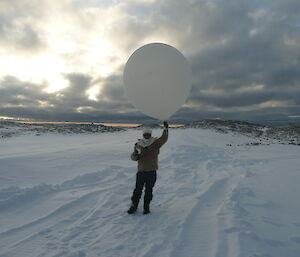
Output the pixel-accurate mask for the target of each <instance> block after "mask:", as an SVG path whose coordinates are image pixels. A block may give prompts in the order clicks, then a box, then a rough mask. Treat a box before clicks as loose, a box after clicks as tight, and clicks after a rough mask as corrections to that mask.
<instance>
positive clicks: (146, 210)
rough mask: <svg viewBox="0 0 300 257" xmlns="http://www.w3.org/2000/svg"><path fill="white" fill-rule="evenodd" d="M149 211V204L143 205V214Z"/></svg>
mask: <svg viewBox="0 0 300 257" xmlns="http://www.w3.org/2000/svg"><path fill="white" fill-rule="evenodd" d="M149 213H150V208H149V205H144V211H143V214H149Z"/></svg>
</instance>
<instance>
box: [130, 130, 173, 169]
mask: <svg viewBox="0 0 300 257" xmlns="http://www.w3.org/2000/svg"><path fill="white" fill-rule="evenodd" d="M167 140H168V130H167V129H164V132H163V134H162V136H161V137H160V138H158V139H156V140H155V142H154V143H153V144H152V145H150V146H148V147H145V148H142V149H141V153H140V154H139V153H138V152H137V151H134V152H133V153H132V154H131V159H132V160H133V161H138V171H152V170H157V169H158V155H159V149H160V148H161V147H162V146H163V144H165V143H166V142H167Z"/></svg>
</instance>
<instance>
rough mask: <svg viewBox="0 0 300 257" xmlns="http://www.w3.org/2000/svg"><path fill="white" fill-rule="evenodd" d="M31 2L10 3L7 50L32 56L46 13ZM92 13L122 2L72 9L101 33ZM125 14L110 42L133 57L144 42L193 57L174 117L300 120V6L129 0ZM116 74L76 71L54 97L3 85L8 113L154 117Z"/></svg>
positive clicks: (267, 1) (2, 30) (3, 18)
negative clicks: (183, 100) (95, 92)
mask: <svg viewBox="0 0 300 257" xmlns="http://www.w3.org/2000/svg"><path fill="white" fill-rule="evenodd" d="M29 2H30V1H29ZM29 2H28V1H25V0H24V1H21V0H18V1H14V4H12V5H8V4H6V8H7V10H10V11H7V12H4V11H2V12H1V11H0V35H1V37H0V38H1V39H0V44H6V45H8V44H12V45H14V46H16V47H19V48H21V47H23V48H24V49H30V48H31V47H32V48H38V47H40V46H42V45H43V40H42V37H41V34H40V30H39V28H38V26H35V23H33V22H32V20H34V19H36V21H38V20H39V19H41V15H40V13H42V14H43V13H44V12H45V6H43V5H41V4H37V2H35V4H36V5H33V4H30V3H29ZM85 6H86V7H89V8H94V9H95V8H106V7H109V8H113V6H114V5H112V4H111V2H110V3H109V4H108V3H107V4H104V5H103V3H102V4H101V3H100V2H99V4H97V2H96V1H87V2H84V1H76V2H74V3H73V5H70V6H69V9H68V12H69V13H68V14H69V15H70V14H72V10H73V11H74V17H77V16H78V17H79V18H78V19H77V20H76V22H80V21H81V20H82V22H84V26H87V27H90V29H91V30H92V29H93V28H95V27H96V25H97V24H98V23H99V22H100V23H101V21H100V20H98V21H97V19H96V18H97V17H98V16H97V15H98V13H97V12H94V14H91V15H92V16H88V19H87V17H86V16H85V15H82V13H81V15H79V14H78V12H79V10H80V8H84V7H85ZM79 7H80V8H79ZM118 8H119V9H118V11H120V12H121V11H123V12H124V15H120V17H116V19H115V22H114V23H111V24H109V26H107V27H106V28H105V33H106V34H105V35H107V36H108V38H109V39H111V40H114V41H115V42H117V45H118V46H119V47H120V49H121V50H122V51H125V52H126V53H128V54H129V53H131V52H132V51H133V50H134V49H136V48H137V47H138V46H140V44H141V43H142V42H146V41H147V40H148V39H152V38H158V39H159V38H161V39H162V40H163V41H164V42H169V43H170V44H172V45H174V46H176V47H177V48H178V49H179V50H181V51H182V52H183V53H184V54H185V55H186V56H187V58H188V61H189V63H190V66H191V69H192V72H193V88H192V92H191V94H190V97H189V99H188V102H187V105H186V107H184V108H182V109H180V110H179V112H177V113H176V115H174V119H181V120H182V119H198V118H214V117H219V118H228V119H249V120H251V119H252V120H253V119H256V120H263V119H265V120H266V119H275V118H276V117H277V118H278V119H284V118H285V119H286V118H287V117H288V116H297V115H299V114H300V110H299V106H300V100H299V99H300V2H299V1H298V0H286V1H281V0H274V1H271V0H262V1H240V0H228V1H225V0H214V1H205V0H202V1H179V0H166V1H157V2H155V3H142V2H139V1H128V2H126V3H124V2H122V3H121V2H120V5H119V6H118ZM21 10H22V11H21ZM24 10H29V12H26V11H24ZM75 11H76V12H75ZM12 13H14V14H12ZM76 14H78V15H76ZM90 17H92V18H91V19H89V18H90ZM106 18H107V17H106ZM92 24H94V25H92ZM95 24H96V25H95ZM69 58H72V56H71V57H69ZM121 68H122V67H121ZM116 74H117V75H116ZM116 74H115V75H114V76H110V77H108V78H95V77H93V76H92V75H91V74H81V73H68V74H65V78H66V79H67V80H68V81H69V87H67V88H65V89H63V90H61V91H59V92H57V93H53V94H48V93H45V90H44V89H45V86H46V85H36V84H35V83H30V82H22V81H20V80H18V79H17V78H14V77H6V78H4V79H2V82H1V86H0V100H1V102H0V106H1V109H0V111H1V113H0V115H6V116H13V115H19V116H21V115H22V113H23V115H25V116H26V117H35V118H37V117H38V118H40V119H41V117H47V118H45V119H56V120H58V119H59V120H66V119H69V120H71V119H74V120H80V119H81V120H87V119H91V120H93V119H95V118H99V119H101V117H102V118H103V119H108V120H111V119H119V118H120V119H121V118H122V119H134V120H138V119H143V118H145V116H143V115H141V114H140V113H139V112H138V111H137V110H136V109H135V108H134V107H133V106H132V105H131V104H130V103H129V102H128V99H127V97H126V95H125V93H124V90H123V82H122V77H121V75H119V74H121V72H120V70H118V71H116ZM95 85H96V86H97V85H98V86H100V87H101V94H100V95H99V100H98V101H92V100H90V99H89V98H88V95H87V90H88V89H90V88H91V87H92V86H95ZM9 112H10V113H11V115H8V113H9ZM64 117H65V118H64Z"/></svg>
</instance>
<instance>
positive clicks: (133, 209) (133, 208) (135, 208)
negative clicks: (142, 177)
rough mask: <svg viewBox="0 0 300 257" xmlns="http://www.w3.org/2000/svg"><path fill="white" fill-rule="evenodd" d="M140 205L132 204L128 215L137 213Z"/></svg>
mask: <svg viewBox="0 0 300 257" xmlns="http://www.w3.org/2000/svg"><path fill="white" fill-rule="evenodd" d="M137 207H138V205H137V204H136V203H132V204H131V206H130V208H129V209H128V211H127V213H128V214H133V213H135V212H136V210H137Z"/></svg>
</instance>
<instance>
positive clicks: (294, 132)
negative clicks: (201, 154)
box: [184, 119, 300, 145]
mask: <svg viewBox="0 0 300 257" xmlns="http://www.w3.org/2000/svg"><path fill="white" fill-rule="evenodd" d="M184 128H202V129H211V130H214V131H216V132H220V133H236V134H241V135H245V136H248V137H252V138H256V139H257V140H258V141H256V142H252V144H254V145H258V144H266V143H275V142H276V143H282V144H290V145H300V125H297V124H287V125H282V126H264V125H260V124H255V123H249V122H245V121H237V120H219V119H218V120H201V121H195V122H192V123H190V124H188V125H185V126H184Z"/></svg>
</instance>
